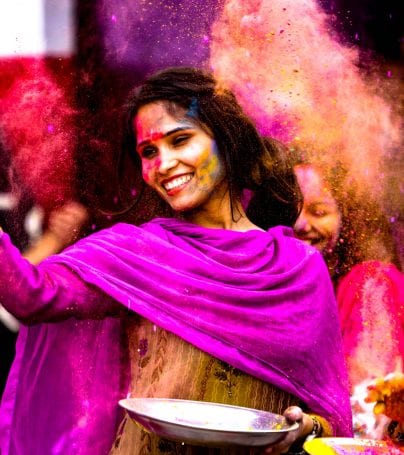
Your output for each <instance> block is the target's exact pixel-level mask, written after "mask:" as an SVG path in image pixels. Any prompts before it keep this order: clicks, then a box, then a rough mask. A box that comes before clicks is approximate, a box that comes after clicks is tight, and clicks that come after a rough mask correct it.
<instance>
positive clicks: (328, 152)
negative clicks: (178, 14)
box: [210, 0, 401, 201]
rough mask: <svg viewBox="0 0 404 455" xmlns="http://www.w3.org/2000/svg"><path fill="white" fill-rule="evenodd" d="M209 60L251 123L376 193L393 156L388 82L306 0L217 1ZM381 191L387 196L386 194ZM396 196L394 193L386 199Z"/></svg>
mask: <svg viewBox="0 0 404 455" xmlns="http://www.w3.org/2000/svg"><path fill="white" fill-rule="evenodd" d="M210 61H211V66H212V68H213V70H214V73H215V74H216V76H217V77H218V78H219V80H220V81H221V82H222V83H224V84H226V85H227V86H229V87H230V88H231V89H233V90H234V91H235V93H236V94H237V96H238V99H239V101H240V103H241V104H242V105H243V107H244V108H245V110H246V111H247V113H248V114H249V115H250V116H251V117H252V118H253V119H254V120H255V121H256V123H257V125H258V127H259V129H260V131H261V132H262V134H265V135H272V136H274V137H276V138H278V139H280V140H283V141H284V142H286V143H288V144H290V145H298V146H300V147H302V148H304V149H306V150H308V151H310V152H311V153H312V155H313V157H314V159H315V160H316V162H317V163H320V162H321V163H322V164H323V165H324V166H326V167H328V168H330V167H332V166H333V165H334V164H335V162H336V161H340V162H341V163H343V164H344V165H345V167H346V168H348V169H349V175H348V178H349V179H350V180H351V181H352V182H355V183H356V184H357V186H358V187H359V188H360V189H362V191H363V192H364V193H365V194H368V195H372V196H373V197H375V198H376V199H378V200H379V201H380V200H381V199H382V198H383V196H384V194H385V193H384V192H383V191H384V190H385V189H386V182H390V181H391V179H393V180H394V178H395V177H397V175H396V176H395V175H394V174H395V172H398V171H397V165H396V164H395V165H394V166H393V167H394V169H393V167H390V168H389V167H388V166H386V163H388V162H395V163H397V161H398V160H399V159H400V157H399V155H398V152H399V149H400V127H401V124H400V120H399V116H398V115H397V114H395V113H394V112H393V106H394V105H393V103H391V102H389V101H388V100H387V99H386V95H388V94H391V93H392V87H391V85H390V84H391V80H390V79H389V78H388V77H387V76H386V74H385V73H383V75H381V76H378V75H377V74H376V73H375V74H373V75H369V72H367V73H366V74H365V73H364V72H363V71H361V70H360V69H359V67H358V51H357V49H355V48H353V47H347V46H346V45H344V44H342V43H341V42H340V41H339V40H338V38H337V35H336V32H335V31H334V30H333V27H332V21H331V18H330V16H327V15H326V14H325V12H324V11H323V10H321V8H320V7H319V6H318V5H317V3H316V2H315V1H313V0H276V1H274V0H227V1H226V2H225V5H224V9H223V12H222V15H221V16H220V18H218V19H217V21H216V22H215V24H214V25H213V31H212V41H211V60H210ZM390 196H391V198H393V199H394V198H396V196H395V195H394V194H390ZM396 199H397V198H396Z"/></svg>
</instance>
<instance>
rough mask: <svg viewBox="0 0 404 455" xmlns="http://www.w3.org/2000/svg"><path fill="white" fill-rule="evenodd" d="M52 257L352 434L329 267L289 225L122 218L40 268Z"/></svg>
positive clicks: (339, 431) (129, 306)
mask: <svg viewBox="0 0 404 455" xmlns="http://www.w3.org/2000/svg"><path fill="white" fill-rule="evenodd" d="M55 263H57V264H61V265H63V266H66V267H68V268H69V269H70V270H73V271H74V272H75V273H76V274H77V275H78V276H79V277H81V279H82V280H84V281H85V282H87V283H89V284H91V285H94V286H96V287H97V288H99V289H101V290H102V291H103V292H104V293H106V294H108V295H109V296H111V297H112V298H113V299H114V300H116V301H118V302H119V303H120V304H122V305H124V306H125V307H126V308H127V309H129V310H131V311H134V312H136V313H138V314H139V315H141V316H143V317H145V318H147V319H149V320H151V321H152V322H153V323H155V324H156V325H158V326H160V327H162V328H163V329H165V330H168V331H170V332H173V333H174V334H176V335H178V336H179V337H182V338H183V339H184V340H186V341H187V342H189V343H192V344H193V345H195V346H196V347H198V348H199V349H201V350H203V351H205V352H207V353H209V354H211V355H212V356H214V357H217V358H219V359H221V360H223V361H225V362H227V363H229V364H230V365H232V366H234V367H235V368H239V369H240V370H243V371H244V372H246V373H248V374H251V375H253V376H255V377H258V378H260V379H262V380H264V381H267V382H270V383H272V384H274V385H276V386H277V387H279V388H281V389H283V390H285V391H287V392H289V393H292V394H294V395H296V396H297V397H299V398H300V399H301V400H302V401H303V402H305V403H306V404H307V406H308V407H309V408H310V410H311V411H312V412H315V413H318V414H320V415H322V416H324V417H326V418H327V419H328V420H329V421H330V422H331V424H332V425H333V428H334V430H335V433H336V434H337V435H339V436H344V435H350V434H351V411H350V405H349V396H348V391H347V379H346V371H345V365H344V361H343V357H342V349H341V338H340V332H339V323H338V313H337V308H336V304H335V298H334V295H333V289H332V285H331V282H330V279H329V277H328V271H327V269H326V266H325V264H324V262H323V260H322V257H321V256H320V254H319V253H318V252H317V251H316V250H314V249H313V248H311V247H309V246H307V245H305V244H303V243H301V242H300V241H298V240H296V239H295V238H294V237H293V234H292V231H291V230H290V229H289V228H284V227H276V228H272V229H270V230H269V231H268V232H263V231H259V230H252V231H248V232H235V231H229V230H224V229H210V228H204V227H200V226H196V225H194V224H191V223H187V222H184V221H181V220H177V219H162V218H160V219H156V220H154V221H152V222H150V223H147V224H145V225H143V226H141V227H136V226H132V225H127V224H118V225H116V226H114V227H112V228H110V229H107V230H104V231H101V232H99V233H96V234H93V235H91V236H90V237H88V238H86V239H83V240H82V241H80V242H78V243H77V244H76V245H74V246H72V247H70V248H68V249H67V250H65V252H63V253H62V254H60V255H57V256H53V257H51V258H49V259H48V260H46V261H45V262H44V264H43V268H44V269H45V270H46V268H47V266H48V267H50V268H51V267H52V264H55ZM104 348H105V347H104ZM96 380H99V381H103V380H104V378H101V377H100V378H96Z"/></svg>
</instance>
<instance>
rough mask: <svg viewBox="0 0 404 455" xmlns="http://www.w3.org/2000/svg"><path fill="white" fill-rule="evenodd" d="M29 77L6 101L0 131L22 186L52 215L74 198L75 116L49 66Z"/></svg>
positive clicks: (28, 69) (19, 80)
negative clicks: (53, 210)
mask: <svg viewBox="0 0 404 455" xmlns="http://www.w3.org/2000/svg"><path fill="white" fill-rule="evenodd" d="M21 65H23V66H24V71H23V72H21V74H19V76H18V77H16V79H15V80H14V83H13V84H12V85H11V86H10V87H9V89H8V90H7V91H6V92H5V93H2V97H1V98H0V129H1V134H2V140H3V141H4V146H5V147H6V148H7V149H8V151H9V152H10V156H11V157H12V158H11V159H12V163H13V166H14V168H15V171H16V173H17V175H18V176H19V180H20V181H21V182H23V184H24V185H25V186H26V189H27V190H28V191H29V193H30V194H31V195H32V197H33V199H34V200H35V201H36V202H37V203H38V204H40V205H41V206H42V207H44V208H45V209H47V210H51V209H52V208H54V207H55V206H58V205H61V204H62V203H63V202H66V201H67V200H71V199H72V198H73V179H74V173H75V167H74V148H75V138H76V136H77V135H76V134H75V132H76V130H75V127H74V116H75V112H74V110H73V109H72V107H71V102H69V101H68V97H67V95H66V93H65V92H64V90H63V89H62V88H61V87H60V86H59V85H58V84H56V82H55V81H54V80H53V78H52V77H51V75H50V74H49V72H48V71H47V69H46V67H45V64H44V62H43V60H41V59H38V60H35V59H28V60H26V61H24V62H23V61H21Z"/></svg>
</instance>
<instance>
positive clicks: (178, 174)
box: [134, 102, 225, 211]
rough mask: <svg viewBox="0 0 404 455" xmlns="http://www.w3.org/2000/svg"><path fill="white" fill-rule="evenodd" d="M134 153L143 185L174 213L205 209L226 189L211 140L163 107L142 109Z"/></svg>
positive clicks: (222, 172)
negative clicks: (136, 154) (149, 187)
mask: <svg viewBox="0 0 404 455" xmlns="http://www.w3.org/2000/svg"><path fill="white" fill-rule="evenodd" d="M134 129H135V132H136V139H137V144H136V150H137V153H138V154H139V156H140V159H141V162H142V175H143V179H144V181H145V182H146V183H147V184H148V185H150V186H151V187H152V188H153V189H154V190H155V191H157V193H158V194H159V195H160V196H161V197H162V198H163V199H164V200H165V201H167V202H168V203H169V204H170V206H171V207H172V208H173V209H174V210H176V211H188V210H192V209H195V208H207V206H208V205H209V203H210V202H211V201H212V199H214V195H215V193H216V195H217V193H218V191H217V190H219V189H222V188H223V187H224V186H225V179H224V177H225V171H224V166H223V163H222V160H221V158H220V156H219V153H218V150H217V147H216V143H215V141H214V139H213V137H212V136H211V135H210V134H208V133H207V132H206V131H204V130H203V129H202V128H201V127H200V126H198V125H197V124H196V123H194V122H192V121H191V120H190V119H188V118H186V117H185V111H184V116H183V117H181V116H180V117H179V118H177V117H173V116H172V115H171V114H170V113H169V112H168V111H167V108H166V106H165V104H164V103H162V102H156V103H151V104H147V105H145V106H143V107H141V108H140V109H139V111H138V113H137V115H136V117H135V119H134Z"/></svg>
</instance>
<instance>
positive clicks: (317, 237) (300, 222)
mask: <svg viewBox="0 0 404 455" xmlns="http://www.w3.org/2000/svg"><path fill="white" fill-rule="evenodd" d="M295 174H296V177H297V180H298V182H299V186H300V188H301V190H302V193H303V199H304V201H303V209H302V212H301V214H300V216H299V218H298V219H297V221H296V224H295V227H294V229H295V233H296V235H297V237H299V238H300V239H301V240H303V241H305V242H306V243H309V244H310V245H313V246H314V247H316V248H317V249H318V250H320V251H321V252H323V253H325V252H331V251H332V250H333V249H334V247H335V245H336V243H337V240H338V236H339V232H340V228H341V213H340V211H339V209H338V206H337V202H336V200H335V199H334V198H333V196H332V194H331V192H330V190H329V188H327V185H326V184H325V182H324V180H323V178H322V176H321V175H320V174H319V172H318V171H317V170H316V169H315V168H314V167H313V166H310V165H305V164H302V165H298V166H295Z"/></svg>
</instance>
